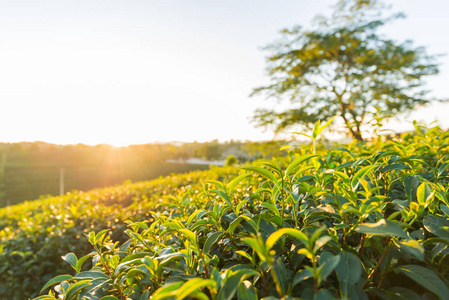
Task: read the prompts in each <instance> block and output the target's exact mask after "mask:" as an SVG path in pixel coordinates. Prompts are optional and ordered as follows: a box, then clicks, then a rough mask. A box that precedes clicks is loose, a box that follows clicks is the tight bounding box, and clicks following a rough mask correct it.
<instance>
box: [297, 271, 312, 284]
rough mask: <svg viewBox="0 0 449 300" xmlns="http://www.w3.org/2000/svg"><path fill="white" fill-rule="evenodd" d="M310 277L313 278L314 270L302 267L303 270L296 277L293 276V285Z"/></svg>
mask: <svg viewBox="0 0 449 300" xmlns="http://www.w3.org/2000/svg"><path fill="white" fill-rule="evenodd" d="M309 278H313V274H312V271H310V270H309V269H302V270H301V271H299V272H298V273H296V275H295V277H294V278H293V283H292V287H294V286H295V285H297V284H298V283H300V282H301V281H303V280H307V279H309Z"/></svg>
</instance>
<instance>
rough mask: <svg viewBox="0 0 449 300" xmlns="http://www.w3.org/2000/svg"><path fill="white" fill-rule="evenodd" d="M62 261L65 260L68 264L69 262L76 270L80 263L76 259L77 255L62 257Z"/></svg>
mask: <svg viewBox="0 0 449 300" xmlns="http://www.w3.org/2000/svg"><path fill="white" fill-rule="evenodd" d="M62 259H63V260H65V261H66V262H68V263H69V264H70V265H71V266H72V268H74V269H75V270H76V265H77V263H78V258H77V257H76V255H75V254H73V253H68V254H66V255H64V256H63V257H62Z"/></svg>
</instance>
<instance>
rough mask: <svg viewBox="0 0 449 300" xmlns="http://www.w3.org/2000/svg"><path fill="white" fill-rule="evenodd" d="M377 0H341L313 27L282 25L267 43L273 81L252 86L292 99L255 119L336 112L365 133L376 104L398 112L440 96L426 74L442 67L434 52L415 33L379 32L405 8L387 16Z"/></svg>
mask: <svg viewBox="0 0 449 300" xmlns="http://www.w3.org/2000/svg"><path fill="white" fill-rule="evenodd" d="M378 2H380V1H358V0H340V1H339V2H338V5H336V7H335V12H334V13H333V15H332V16H331V17H330V18H324V17H321V19H319V20H318V21H319V22H317V26H316V27H315V28H314V29H313V30H304V29H303V28H302V27H300V26H297V27H294V28H293V29H291V30H289V29H285V30H283V31H282V38H281V39H280V40H279V41H277V42H275V43H273V44H271V45H269V46H268V47H267V48H266V49H267V50H269V51H270V55H269V56H268V57H267V71H268V74H269V76H270V79H271V82H270V84H268V85H266V86H262V87H259V88H256V89H255V90H254V92H253V94H258V93H262V94H265V95H266V96H267V97H273V98H278V99H288V100H290V102H291V103H292V105H291V106H290V108H289V109H287V110H284V111H278V110H269V109H259V110H257V111H256V113H255V115H254V121H255V122H256V123H257V124H258V125H259V126H273V127H274V128H275V130H276V131H282V130H284V129H286V128H288V127H290V126H292V125H297V124H300V125H307V126H310V125H313V124H315V123H316V122H317V121H318V120H319V119H322V120H323V119H330V118H331V117H332V116H334V115H336V114H338V115H339V116H340V117H341V118H342V120H343V121H344V123H345V126H346V128H347V130H348V132H349V133H350V134H351V135H352V136H353V137H354V138H355V139H358V140H362V133H361V126H362V124H366V123H367V121H368V120H367V116H369V114H370V113H374V112H375V107H378V108H379V109H378V112H382V114H385V112H388V113H389V114H391V115H397V114H399V113H403V112H407V111H410V110H412V109H413V108H415V107H416V106H417V105H424V104H427V103H428V102H429V101H431V100H435V99H432V98H430V97H429V96H428V91H426V90H425V89H424V88H423V86H424V84H425V81H424V80H425V78H426V77H427V76H429V75H434V74H437V73H438V65H437V63H436V56H429V55H427V54H426V51H425V49H424V48H422V47H418V48H416V47H413V45H412V43H411V42H410V41H406V42H403V43H398V42H396V41H393V40H390V39H387V38H385V37H384V36H382V35H379V34H378V33H377V30H378V29H379V28H381V27H382V26H383V25H385V24H387V23H388V22H390V21H391V20H393V19H396V18H399V17H402V15H401V14H397V15H394V16H392V17H383V16H382V14H381V12H382V8H383V6H382V5H381V4H380V3H378Z"/></svg>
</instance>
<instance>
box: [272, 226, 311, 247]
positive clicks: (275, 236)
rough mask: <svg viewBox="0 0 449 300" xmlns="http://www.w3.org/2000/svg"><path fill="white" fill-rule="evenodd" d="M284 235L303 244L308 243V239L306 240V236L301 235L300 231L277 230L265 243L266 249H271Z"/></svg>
mask: <svg viewBox="0 0 449 300" xmlns="http://www.w3.org/2000/svg"><path fill="white" fill-rule="evenodd" d="M284 234H288V235H289V236H291V237H293V238H295V239H298V240H300V241H301V242H303V243H305V244H306V243H308V241H309V239H308V238H307V236H306V235H305V234H304V233H302V232H301V231H299V230H297V229H294V228H282V229H279V230H278V231H276V232H274V233H272V234H271V235H270V236H269V237H268V238H267V241H266V245H267V249H268V250H270V249H271V248H273V246H274V244H276V242H277V241H278V240H279V239H280V238H281V237H282V236H283V235H284Z"/></svg>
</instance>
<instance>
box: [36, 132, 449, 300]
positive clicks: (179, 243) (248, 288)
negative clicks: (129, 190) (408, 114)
mask: <svg viewBox="0 0 449 300" xmlns="http://www.w3.org/2000/svg"><path fill="white" fill-rule="evenodd" d="M415 125H416V129H417V131H416V132H415V133H413V134H406V135H403V136H402V137H400V138H393V139H392V140H388V141H387V140H385V139H384V138H380V137H377V138H374V139H373V140H372V141H371V142H369V143H363V144H355V143H351V144H349V145H346V146H345V147H342V146H337V147H338V148H337V147H336V148H334V149H331V150H328V151H325V152H319V151H318V152H317V153H318V154H313V152H314V151H315V145H314V146H313V149H311V150H309V149H306V148H300V149H297V150H292V151H291V152H290V155H289V157H288V158H287V159H273V160H272V161H265V162H261V163H260V164H259V165H251V166H245V167H242V168H241V171H240V173H239V174H238V175H235V176H234V177H233V178H232V179H230V180H226V179H225V180H209V181H208V183H207V184H206V185H204V187H203V188H201V189H196V188H187V189H186V188H184V189H183V190H182V191H181V192H180V193H179V194H178V195H177V196H174V194H171V195H166V197H165V202H159V203H156V202H153V204H157V205H155V206H154V208H153V209H152V210H151V211H148V213H149V215H148V216H145V215H142V214H141V215H140V216H142V218H140V219H139V220H136V218H135V219H134V220H135V221H128V222H126V223H127V224H128V229H127V230H126V231H125V234H126V235H127V236H128V239H127V240H126V241H125V242H121V241H118V240H117V239H115V238H114V236H111V235H110V230H109V229H105V230H102V231H100V232H98V233H94V231H91V232H89V234H88V240H89V243H90V244H91V245H92V248H91V250H92V252H90V253H88V254H87V255H85V256H81V255H75V254H74V253H68V254H66V255H65V256H64V257H63V259H64V260H65V261H66V262H67V265H68V266H70V267H72V271H71V272H65V275H59V276H56V277H54V278H53V279H51V280H50V281H48V283H47V284H45V286H43V288H42V292H43V294H45V295H42V296H40V297H37V298H36V299H39V300H44V299H45V300H47V299H58V298H57V297H59V296H61V297H62V298H63V299H92V300H94V299H102V300H113V299H120V300H125V299H133V300H134V299H135V300H147V299H150V298H151V299H175V298H176V299H185V298H195V299H233V298H237V299H259V298H265V299H295V298H298V299H299V298H302V299H336V298H337V299H340V298H341V299H438V298H439V299H449V274H448V272H449V264H448V254H449V249H448V246H449V185H448V183H449V160H448V159H447V153H448V150H449V144H448V141H449V133H448V132H447V131H443V130H441V129H440V128H438V127H433V128H425V127H423V126H420V125H418V124H415ZM315 138H316V137H315ZM139 203H140V202H139ZM146 207H148V206H146ZM72 252H73V251H72ZM90 261H91V262H92V263H91V265H89V266H87V267H83V266H84V265H85V264H86V262H90Z"/></svg>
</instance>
